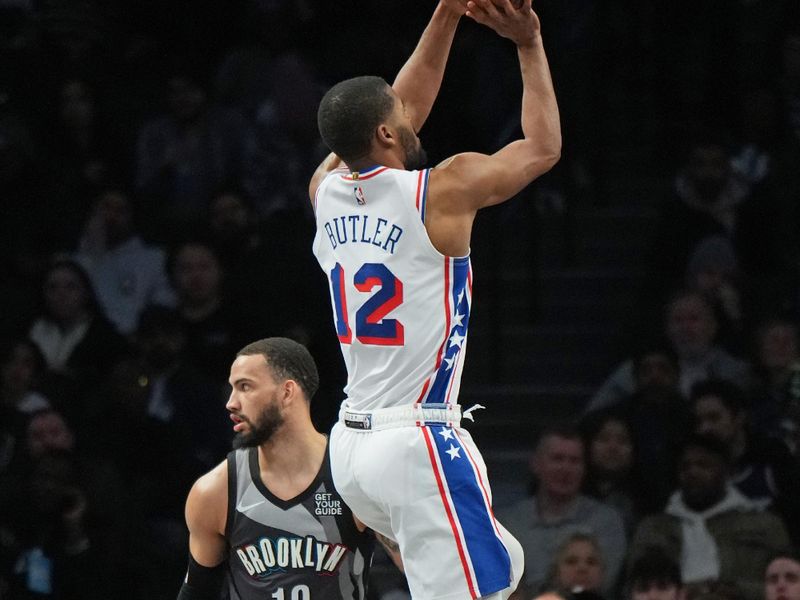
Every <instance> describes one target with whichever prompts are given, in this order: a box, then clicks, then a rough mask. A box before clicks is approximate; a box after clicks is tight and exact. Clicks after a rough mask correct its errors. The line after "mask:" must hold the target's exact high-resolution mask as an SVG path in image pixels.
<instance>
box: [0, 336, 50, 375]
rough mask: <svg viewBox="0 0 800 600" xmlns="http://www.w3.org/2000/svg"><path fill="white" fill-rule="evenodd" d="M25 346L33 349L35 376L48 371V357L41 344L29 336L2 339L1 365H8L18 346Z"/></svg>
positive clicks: (0, 347)
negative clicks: (46, 357)
mask: <svg viewBox="0 0 800 600" xmlns="http://www.w3.org/2000/svg"><path fill="white" fill-rule="evenodd" d="M19 347H23V348H27V349H28V350H30V351H31V354H32V355H33V369H34V377H36V376H38V375H41V374H42V373H44V372H45V371H47V359H45V357H44V354H42V349H41V348H40V347H39V344H37V343H36V342H34V341H33V340H32V339H30V338H27V337H16V338H12V339H4V340H2V341H0V365H6V364H8V363H9V362H10V361H11V358H12V357H13V356H14V352H15V351H16V349H17V348H19Z"/></svg>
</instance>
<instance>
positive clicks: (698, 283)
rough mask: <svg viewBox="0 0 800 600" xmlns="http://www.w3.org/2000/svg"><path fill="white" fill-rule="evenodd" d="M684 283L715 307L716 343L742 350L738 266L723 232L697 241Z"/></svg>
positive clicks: (743, 340) (734, 253)
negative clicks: (717, 325) (717, 326)
mask: <svg viewBox="0 0 800 600" xmlns="http://www.w3.org/2000/svg"><path fill="white" fill-rule="evenodd" d="M686 285H687V287H688V288H689V289H694V290H697V291H699V292H700V293H702V294H703V295H704V296H705V297H706V299H707V300H708V302H709V304H711V306H712V307H713V308H714V314H715V316H716V319H717V323H718V324H719V332H718V333H717V340H718V341H719V344H720V345H721V346H722V347H723V348H726V349H728V350H730V351H733V352H736V353H737V354H741V353H742V352H743V351H744V348H743V346H744V342H745V334H744V327H745V321H746V319H745V314H744V307H743V306H742V294H741V290H740V286H739V267H738V261H737V257H736V252H735V251H734V249H733V246H732V245H731V243H730V241H729V240H728V239H727V238H726V237H725V236H722V235H714V236H710V237H707V238H705V239H703V240H702V241H700V242H699V243H698V244H697V246H696V247H695V249H694V251H693V252H692V254H691V256H690V257H689V264H688V265H687V267H686Z"/></svg>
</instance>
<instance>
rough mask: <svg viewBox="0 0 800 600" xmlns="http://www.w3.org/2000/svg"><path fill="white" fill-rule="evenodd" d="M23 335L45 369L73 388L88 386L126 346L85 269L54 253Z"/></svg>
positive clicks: (89, 386) (122, 352) (86, 387)
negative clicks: (35, 314) (35, 313)
mask: <svg viewBox="0 0 800 600" xmlns="http://www.w3.org/2000/svg"><path fill="white" fill-rule="evenodd" d="M28 335H29V337H30V339H31V340H32V341H33V342H34V343H35V344H36V345H37V346H38V347H39V348H40V349H41V351H42V354H43V355H44V357H45V361H46V363H47V367H48V369H49V370H51V371H53V372H55V373H57V374H59V375H60V376H61V377H63V378H64V380H65V382H66V383H67V384H68V385H72V386H73V387H75V388H76V389H77V390H83V389H89V388H91V386H92V385H94V384H96V383H97V382H98V381H99V380H100V379H101V378H102V377H103V376H104V374H105V373H106V372H107V371H108V368H109V366H110V365H111V364H112V363H113V362H114V360H115V359H116V358H117V357H119V356H121V355H122V354H124V353H125V352H126V350H127V344H126V342H125V340H124V338H122V336H121V335H120V334H119V333H117V331H116V329H114V326H113V325H112V324H111V323H109V321H108V319H106V317H105V315H104V314H103V311H102V309H101V308H100V305H99V304H98V302H97V298H96V296H95V294H94V289H93V288H92V283H91V280H90V279H89V276H88V275H87V273H86V271H85V270H84V269H83V268H82V267H81V266H80V265H79V264H78V263H76V262H75V261H73V260H70V259H66V258H56V259H55V260H54V261H53V262H52V263H51V264H50V266H49V268H48V269H47V271H46V272H45V275H44V281H43V285H42V308H41V312H40V315H39V317H38V318H36V319H35V320H34V322H33V324H32V325H31V327H30V330H29V333H28ZM76 408H78V409H79V408H80V407H76Z"/></svg>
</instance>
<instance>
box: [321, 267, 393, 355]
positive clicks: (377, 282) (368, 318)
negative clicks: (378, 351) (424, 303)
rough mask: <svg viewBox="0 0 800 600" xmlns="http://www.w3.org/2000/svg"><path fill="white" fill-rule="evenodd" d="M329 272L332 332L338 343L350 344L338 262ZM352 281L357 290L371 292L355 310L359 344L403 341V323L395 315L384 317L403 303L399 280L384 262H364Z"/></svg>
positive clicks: (351, 339) (343, 281)
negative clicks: (334, 327)
mask: <svg viewBox="0 0 800 600" xmlns="http://www.w3.org/2000/svg"><path fill="white" fill-rule="evenodd" d="M330 275H331V289H332V291H333V308H334V311H335V314H336V334H337V335H338V336H339V341H340V342H341V343H343V344H352V343H353V331H352V330H351V329H350V317H349V314H348V312H347V295H346V293H345V289H346V288H345V285H346V284H347V283H348V282H347V281H346V275H345V272H344V269H343V268H342V265H340V264H339V263H336V266H335V267H334V268H333V269H332V270H331V273H330ZM353 285H354V286H355V288H356V290H358V291H359V292H365V293H372V295H371V296H370V297H369V298H367V299H366V301H365V302H364V303H363V304H362V305H361V307H360V308H359V309H358V310H357V311H356V322H355V332H356V339H357V340H358V341H359V342H361V343H362V344H371V345H379V346H402V345H403V343H404V342H405V336H404V330H403V324H402V323H401V322H400V321H398V320H397V319H384V317H385V316H386V315H388V314H389V313H390V312H392V311H393V310H394V309H395V308H397V307H398V306H400V304H402V303H403V282H402V281H400V280H399V279H398V278H397V277H395V276H394V273H392V272H391V271H390V270H389V268H388V267H387V266H386V265H383V264H381V263H365V264H363V265H361V268H360V269H358V271H356V274H355V275H354V276H353ZM375 288H377V291H375Z"/></svg>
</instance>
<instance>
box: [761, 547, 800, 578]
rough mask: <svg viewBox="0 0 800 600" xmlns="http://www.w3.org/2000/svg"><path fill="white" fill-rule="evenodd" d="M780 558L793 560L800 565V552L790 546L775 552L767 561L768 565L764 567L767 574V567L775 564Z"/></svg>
mask: <svg viewBox="0 0 800 600" xmlns="http://www.w3.org/2000/svg"><path fill="white" fill-rule="evenodd" d="M779 558H785V559H787V560H791V561H792V562H796V563H797V564H800V551H798V550H797V548H793V547H791V546H790V547H787V548H782V549H780V550H777V551H775V552H773V553H772V554H770V555H769V558H768V559H767V564H766V566H765V567H764V571H765V572H766V570H767V567H769V566H770V565H771V564H772V563H773V562H775V561H776V560H778V559H779Z"/></svg>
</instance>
